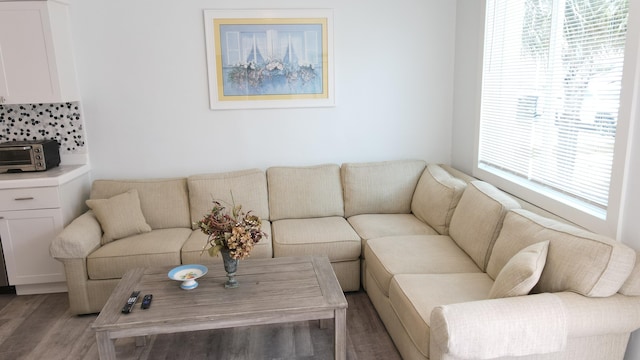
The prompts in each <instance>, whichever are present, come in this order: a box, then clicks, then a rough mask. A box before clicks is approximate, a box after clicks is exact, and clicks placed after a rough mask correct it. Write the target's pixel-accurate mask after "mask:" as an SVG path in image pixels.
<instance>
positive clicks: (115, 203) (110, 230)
mask: <svg viewBox="0 0 640 360" xmlns="http://www.w3.org/2000/svg"><path fill="white" fill-rule="evenodd" d="M86 203H87V206H88V207H89V208H90V209H91V210H93V213H94V214H95V216H96V219H98V222H99V223H100V227H101V228H102V231H103V232H104V234H103V235H102V239H101V240H100V243H101V244H102V245H104V244H106V243H109V242H111V241H113V240H118V239H122V238H124V237H127V236H131V235H136V234H141V233H144V232H149V231H151V226H149V224H147V221H146V220H145V218H144V215H143V214H142V209H140V199H139V198H138V191H136V190H135V189H131V190H129V191H127V192H124V193H122V194H118V195H115V196H112V197H110V198H108V199H90V200H87V201H86Z"/></svg>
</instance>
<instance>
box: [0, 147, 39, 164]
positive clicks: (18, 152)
mask: <svg viewBox="0 0 640 360" xmlns="http://www.w3.org/2000/svg"><path fill="white" fill-rule="evenodd" d="M32 164H33V151H32V147H31V146H13V147H0V166H2V167H13V166H17V167H19V166H28V165H32Z"/></svg>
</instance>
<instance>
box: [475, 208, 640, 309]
mask: <svg viewBox="0 0 640 360" xmlns="http://www.w3.org/2000/svg"><path fill="white" fill-rule="evenodd" d="M545 240H549V251H548V254H547V262H546V264H545V267H544V270H543V271H542V275H541V276H540V280H539V281H538V283H537V284H536V286H535V287H534V288H533V290H532V292H534V293H539V292H560V291H573V292H576V293H578V294H582V295H584V296H590V297H605V296H611V295H613V294H615V293H616V292H617V291H618V290H619V289H620V287H621V286H622V284H623V283H624V282H625V280H626V279H627V278H628V276H629V274H630V273H631V271H632V269H633V266H634V264H635V257H636V254H635V251H633V250H632V249H631V248H629V247H627V246H626V245H624V244H622V243H620V242H617V241H615V240H613V239H610V238H607V237H605V236H602V235H597V234H594V233H591V232H589V231H586V230H582V229H579V228H577V227H574V226H571V225H568V224H563V223H560V222H559V221H557V220H552V219H548V218H545V217H542V216H540V215H537V214H534V213H532V212H529V211H527V210H523V209H518V210H513V211H511V212H509V214H508V215H507V216H506V217H505V220H504V225H503V228H502V231H501V232H500V236H499V237H498V239H497V240H496V244H495V246H494V249H493V253H492V254H491V259H490V260H489V264H488V265H487V272H488V273H489V275H490V276H491V277H495V276H497V274H498V273H499V272H500V270H501V269H502V268H503V267H504V265H505V264H506V263H507V262H508V261H509V259H510V258H511V257H513V255H515V254H516V253H517V252H518V251H520V250H521V249H523V248H525V247H527V246H529V245H531V244H533V243H537V242H540V241H545Z"/></svg>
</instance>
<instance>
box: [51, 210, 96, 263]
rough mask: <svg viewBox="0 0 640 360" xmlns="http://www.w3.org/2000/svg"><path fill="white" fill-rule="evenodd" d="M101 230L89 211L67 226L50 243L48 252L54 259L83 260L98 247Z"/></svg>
mask: <svg viewBox="0 0 640 360" xmlns="http://www.w3.org/2000/svg"><path fill="white" fill-rule="evenodd" d="M101 238H102V228H101V227H100V223H99V222H98V219H96V217H95V215H94V214H93V211H91V210H89V211H87V212H85V213H84V214H82V215H80V216H78V217H77V218H76V219H74V220H73V221H72V222H71V223H69V225H67V226H66V227H65V228H64V229H63V230H62V232H60V234H58V236H56V237H55V238H54V239H53V241H52V242H51V247H50V248H49V252H50V254H51V256H53V257H54V258H56V259H84V258H86V257H87V256H88V255H89V254H91V252H93V251H94V250H95V249H97V248H99V247H100V239H101Z"/></svg>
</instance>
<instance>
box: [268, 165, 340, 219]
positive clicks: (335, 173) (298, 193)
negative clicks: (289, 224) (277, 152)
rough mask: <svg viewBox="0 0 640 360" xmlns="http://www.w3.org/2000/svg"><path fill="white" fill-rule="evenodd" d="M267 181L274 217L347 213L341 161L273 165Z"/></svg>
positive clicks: (272, 217) (270, 212) (307, 216)
mask: <svg viewBox="0 0 640 360" xmlns="http://www.w3.org/2000/svg"><path fill="white" fill-rule="evenodd" d="M267 184H268V188H269V215H270V217H271V218H270V219H271V220H272V221H275V220H281V219H304V218H314V217H327V216H344V202H343V200H342V184H341V183H340V166H338V165H335V164H325V165H317V166H308V167H271V168H269V169H267Z"/></svg>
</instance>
